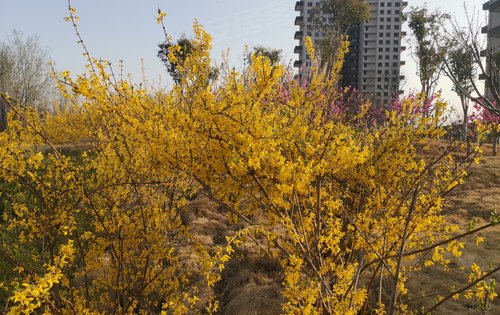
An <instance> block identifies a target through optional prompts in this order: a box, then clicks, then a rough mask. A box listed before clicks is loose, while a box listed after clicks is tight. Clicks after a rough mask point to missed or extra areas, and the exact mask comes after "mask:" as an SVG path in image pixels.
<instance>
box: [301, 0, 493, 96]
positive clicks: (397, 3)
mask: <svg viewBox="0 0 500 315" xmlns="http://www.w3.org/2000/svg"><path fill="white" fill-rule="evenodd" d="M322 1H323V0H309V1H297V2H296V4H295V11H298V12H299V13H300V14H299V16H297V17H296V19H295V25H297V26H300V30H299V31H297V32H296V33H295V39H297V40H299V45H298V46H296V47H295V49H294V52H295V53H297V54H298V55H299V58H298V60H297V61H295V63H294V66H295V67H301V68H302V69H304V68H307V67H308V66H310V63H311V61H310V60H309V57H308V56H307V52H306V48H305V46H304V37H305V36H310V37H311V38H312V39H313V40H317V39H320V38H321V36H322V34H321V33H320V32H319V31H318V30H315V29H314V26H313V19H312V14H313V13H314V9H315V8H319V7H320V4H321V2H322ZM498 1H500V0H498ZM367 2H368V3H369V4H370V8H371V18H370V20H369V21H368V22H366V23H362V24H356V25H352V26H351V27H350V29H349V31H348V35H349V40H350V49H349V50H350V51H349V54H348V55H347V56H346V60H345V63H344V67H343V69H342V80H341V84H342V85H343V86H352V87H354V88H356V89H358V90H359V91H360V92H361V93H362V94H363V95H364V96H365V97H366V98H369V99H372V100H373V102H374V103H375V104H377V105H385V106H386V105H388V104H390V102H391V100H392V98H393V97H394V96H397V95H399V94H400V93H402V91H400V89H399V85H400V81H401V80H402V79H404V77H403V76H402V75H401V73H400V68H401V66H402V65H404V64H405V62H404V61H402V60H401V52H402V51H404V50H405V49H406V47H405V46H402V38H403V37H404V36H405V35H406V33H405V32H403V31H402V30H401V28H402V24H403V22H404V19H403V16H402V11H403V9H404V8H405V7H406V6H407V5H408V2H407V1H402V0H367Z"/></svg>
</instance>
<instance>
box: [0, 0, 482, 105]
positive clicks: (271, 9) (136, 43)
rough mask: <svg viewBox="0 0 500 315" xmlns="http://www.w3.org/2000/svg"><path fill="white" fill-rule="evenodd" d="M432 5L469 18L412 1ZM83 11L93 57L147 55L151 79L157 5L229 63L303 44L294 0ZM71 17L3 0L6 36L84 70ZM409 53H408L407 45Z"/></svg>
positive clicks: (132, 1)
mask: <svg viewBox="0 0 500 315" xmlns="http://www.w3.org/2000/svg"><path fill="white" fill-rule="evenodd" d="M485 1H486V0H467V1H466V2H467V4H468V6H470V7H471V8H472V7H476V8H481V6H482V3H483V2H485ZM424 2H427V4H428V6H429V7H430V8H440V9H441V10H442V11H446V12H449V13H452V14H456V15H457V16H458V17H459V18H463V8H462V5H463V3H464V1H463V0H428V1H424V0H408V3H409V6H412V5H414V6H417V5H422V4H423V3H424ZM72 3H73V6H74V7H75V8H76V9H77V10H78V12H77V14H78V15H79V16H80V24H79V29H80V32H81V34H82V36H83V38H84V41H85V43H86V45H87V47H88V48H89V50H90V52H91V54H92V55H93V56H94V57H97V58H104V59H107V60H111V61H112V62H113V63H114V64H116V62H117V61H118V60H123V61H124V63H125V72H130V73H132V74H133V76H134V78H135V79H136V80H137V81H139V80H140V79H141V76H142V75H141V59H143V60H144V65H145V69H146V77H147V79H148V80H149V81H150V82H153V81H158V80H157V78H158V77H159V76H160V75H161V77H162V78H163V79H164V80H165V78H166V77H167V76H166V74H165V71H164V69H163V65H162V64H161V63H160V62H159V60H158V58H157V57H156V51H157V44H158V43H160V42H161V41H162V39H163V32H162V30H161V27H160V26H158V25H157V24H156V21H155V16H156V11H157V9H158V7H160V8H162V10H164V11H165V12H167V14H168V16H167V17H166V20H165V21H166V24H167V29H168V31H169V32H170V34H171V35H173V36H174V37H177V36H179V35H180V34H183V33H185V34H187V35H188V36H189V35H190V34H191V25H192V22H193V19H194V18H197V19H198V20H199V21H200V23H201V24H203V25H204V26H205V28H206V29H207V30H208V32H210V33H211V34H212V36H213V45H214V50H213V56H214V58H215V59H218V60H220V59H221V58H220V55H221V52H222V51H225V50H227V49H230V58H229V61H230V63H231V64H232V65H234V66H236V67H238V66H240V65H241V64H242V55H243V52H244V48H245V45H247V46H249V47H251V46H254V45H264V46H268V47H272V48H277V49H282V50H283V56H284V58H285V60H286V61H288V60H293V59H295V58H296V55H295V54H293V47H294V46H295V45H296V43H297V41H295V40H294V39H293V34H294V32H295V31H296V30H297V27H295V26H294V25H293V23H294V19H295V16H296V12H294V4H295V1H294V0H253V1H243V0H73V1H72ZM66 15H68V14H67V2H66V0H0V41H5V40H6V38H7V36H8V35H9V34H10V33H11V32H12V30H13V29H16V30H20V31H22V32H23V33H24V34H25V35H32V34H38V35H39V37H40V41H41V42H42V44H43V45H45V46H47V47H48V48H49V52H50V56H51V58H52V59H53V60H54V61H55V62H56V67H57V69H59V70H70V71H72V72H76V73H78V72H82V71H83V65H84V63H85V60H84V59H83V57H82V54H81V53H82V50H81V47H79V46H78V45H77V43H76V41H77V39H76V36H75V34H74V30H73V28H72V26H71V24H70V23H68V22H65V21H64V16H66ZM407 52H409V50H407ZM403 59H406V60H407V63H406V66H404V67H403V68H402V72H403V74H405V75H406V77H407V82H406V84H405V86H404V89H405V90H407V91H408V90H410V89H416V88H417V87H418V83H417V80H416V77H415V66H414V64H413V62H412V60H411V58H410V57H409V56H408V55H404V56H403ZM442 88H443V92H444V95H445V96H446V97H447V98H449V99H452V100H454V101H456V98H455V97H454V95H453V92H451V91H450V88H449V84H447V83H446V82H443V84H442Z"/></svg>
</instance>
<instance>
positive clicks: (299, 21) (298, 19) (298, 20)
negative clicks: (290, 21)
mask: <svg viewBox="0 0 500 315" xmlns="http://www.w3.org/2000/svg"><path fill="white" fill-rule="evenodd" d="M295 25H298V26H302V25H304V17H303V16H297V17H296V18H295Z"/></svg>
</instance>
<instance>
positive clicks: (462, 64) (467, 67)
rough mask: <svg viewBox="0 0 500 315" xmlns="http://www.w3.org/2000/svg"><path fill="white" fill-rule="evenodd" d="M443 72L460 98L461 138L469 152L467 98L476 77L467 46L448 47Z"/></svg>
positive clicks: (475, 69) (475, 70) (474, 66)
mask: <svg viewBox="0 0 500 315" xmlns="http://www.w3.org/2000/svg"><path fill="white" fill-rule="evenodd" d="M444 63H445V67H444V74H445V75H446V76H447V77H448V78H451V79H452V82H453V91H455V92H456V93H457V95H458V97H459V98H460V105H461V107H462V113H463V120H462V132H463V139H464V140H466V141H467V152H470V142H469V137H468V129H467V125H468V117H469V103H470V101H469V98H467V94H470V93H471V92H472V89H473V85H472V80H474V78H475V77H476V72H477V66H476V65H475V64H474V62H473V57H472V52H471V51H470V49H467V47H462V46H455V47H450V50H449V52H448V55H447V57H446V59H445V60H444Z"/></svg>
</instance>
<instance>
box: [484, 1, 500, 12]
mask: <svg viewBox="0 0 500 315" xmlns="http://www.w3.org/2000/svg"><path fill="white" fill-rule="evenodd" d="M483 10H487V11H490V12H500V0H492V1H488V2H486V3H484V4H483Z"/></svg>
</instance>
